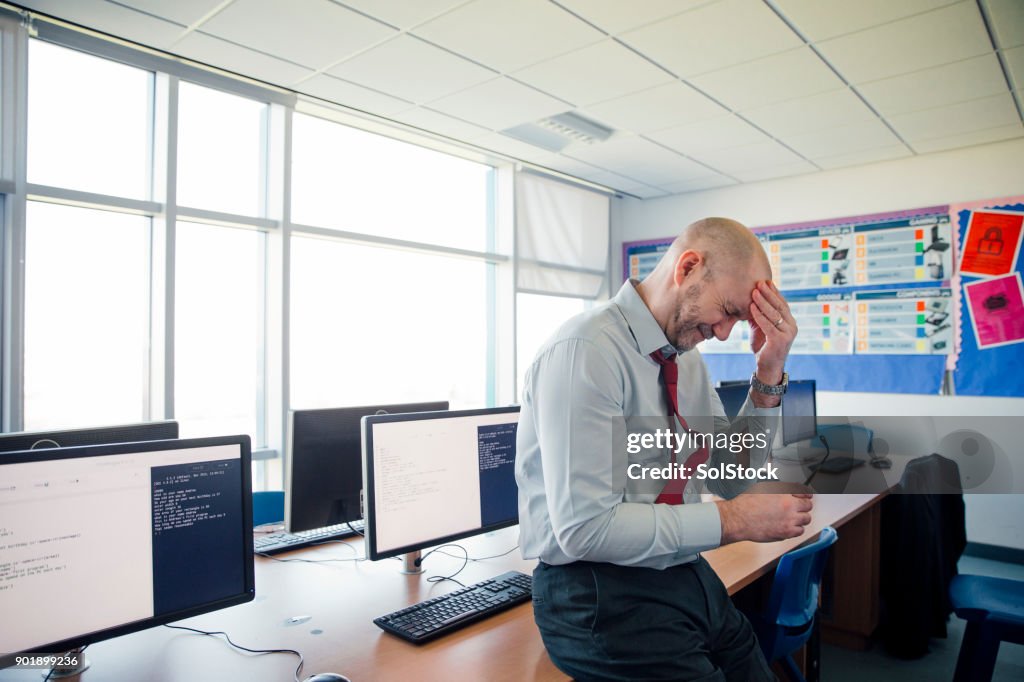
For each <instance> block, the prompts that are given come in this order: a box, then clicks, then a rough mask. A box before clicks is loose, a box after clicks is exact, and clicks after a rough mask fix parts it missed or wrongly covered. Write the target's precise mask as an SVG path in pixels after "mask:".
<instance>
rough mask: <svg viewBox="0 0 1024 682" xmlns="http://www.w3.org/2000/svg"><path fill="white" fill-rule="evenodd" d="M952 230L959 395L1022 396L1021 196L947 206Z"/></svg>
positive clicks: (1023, 221)
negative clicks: (956, 250)
mask: <svg viewBox="0 0 1024 682" xmlns="http://www.w3.org/2000/svg"><path fill="white" fill-rule="evenodd" d="M950 215H951V216H952V218H953V220H954V221H955V226H956V227H957V229H958V237H959V240H960V241H959V243H961V244H963V248H962V249H961V254H960V269H959V277H958V279H959V286H960V288H961V290H962V292H963V295H962V297H961V298H960V306H959V308H958V309H957V312H958V314H959V319H960V328H961V332H960V344H959V349H958V353H957V355H956V356H954V357H951V358H950V367H951V368H952V369H955V371H954V373H953V386H954V388H955V390H956V392H957V394H959V395H987V396H1008V397H1009V396H1016V397H1020V396H1024V287H1022V285H1021V273H1022V269H1024V264H1022V263H1021V258H1020V252H1021V241H1022V237H1024V196H1019V197H1009V198H1006V199H993V200H988V201H977V202H971V203H964V204H953V205H952V206H950Z"/></svg>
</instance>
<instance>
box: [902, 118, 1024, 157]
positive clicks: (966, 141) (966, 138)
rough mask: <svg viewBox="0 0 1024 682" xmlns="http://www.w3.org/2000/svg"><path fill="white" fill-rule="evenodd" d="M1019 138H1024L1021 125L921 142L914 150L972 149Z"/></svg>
mask: <svg viewBox="0 0 1024 682" xmlns="http://www.w3.org/2000/svg"><path fill="white" fill-rule="evenodd" d="M1017 137H1024V126H1022V125H1021V124H1020V123H1014V124H1011V125H1007V126H998V127H995V128H988V129H986V130H976V131H973V132H970V133H963V134H960V135H951V136H949V137H938V138H933V139H930V140H921V141H920V142H915V143H914V148H915V149H916V150H917V151H918V152H921V153H923V154H927V153H930V152H940V151H945V150H946V149H958V148H960V147H972V146H974V145H977V144H988V143H990V142H1000V141H1002V140H1011V139H1014V138H1017Z"/></svg>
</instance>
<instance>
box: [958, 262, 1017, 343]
mask: <svg viewBox="0 0 1024 682" xmlns="http://www.w3.org/2000/svg"><path fill="white" fill-rule="evenodd" d="M964 293H965V294H966V298H967V305H968V306H969V308H970V311H971V322H972V324H973V325H974V338H975V339H977V341H978V348H993V347H995V346H1005V345H1007V344H1011V343H1020V342H1021V341H1024V288H1022V286H1021V279H1020V273H1019V272H1015V273H1014V274H1012V275H1005V276H1003V277H993V278H992V279H983V280H979V281H977V282H970V283H968V284H964Z"/></svg>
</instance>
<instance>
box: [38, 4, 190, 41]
mask: <svg viewBox="0 0 1024 682" xmlns="http://www.w3.org/2000/svg"><path fill="white" fill-rule="evenodd" d="M19 4H21V5H24V6H25V7H27V8H28V9H34V10H38V11H39V12H43V13H44V14H49V15H52V16H55V17H59V18H60V19H65V20H67V21H71V22H74V23H76V24H81V25H82V26H86V27H88V28H91V29H94V30H97V31H102V32H103V33H109V34H111V35H115V36H118V37H121V38H125V39H127V40H132V41H135V42H137V43H139V44H141V45H148V46H150V47H157V48H161V49H164V48H167V47H170V46H171V44H172V43H174V41H175V40H177V39H178V38H179V37H180V36H181V34H182V32H183V31H184V26H180V25H178V24H174V23H171V22H169V21H164V20H162V19H157V18H156V17H152V16H150V15H148V14H144V13H142V12H138V11H136V10H133V9H129V8H127V7H122V6H121V5H117V4H114V3H112V2H104V1H103V0H76V1H75V2H67V0H25V1H24V2H20V3H19Z"/></svg>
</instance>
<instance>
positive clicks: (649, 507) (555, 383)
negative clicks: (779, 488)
mask: <svg viewBox="0 0 1024 682" xmlns="http://www.w3.org/2000/svg"><path fill="white" fill-rule="evenodd" d="M666 346H667V347H668V348H669V349H672V348H673V347H672V346H671V344H670V343H669V341H668V339H667V338H666V337H665V333H664V331H662V329H661V327H660V326H659V325H658V323H657V321H656V320H655V319H654V316H653V315H652V314H651V312H650V310H648V308H647V306H646V304H645V303H644V302H643V299H641V298H640V295H639V294H638V293H637V292H636V290H635V289H634V286H633V283H631V282H626V283H625V284H624V285H623V286H622V289H620V290H619V292H618V294H616V296H615V297H614V298H613V299H612V300H611V301H609V302H608V303H607V304H604V305H602V306H600V307H597V308H595V309H593V310H590V311H588V312H585V313H583V314H581V315H578V316H576V317H574V318H572V319H570V320H569V321H568V322H566V323H565V324H563V325H562V327H561V328H560V329H559V330H558V331H557V332H556V333H555V335H554V336H552V337H551V338H550V339H549V340H548V341H547V342H546V343H545V344H544V346H543V347H542V348H541V349H540V351H539V352H538V353H537V357H536V358H535V359H534V361H533V364H531V365H530V367H529V368H528V370H527V371H526V376H525V382H524V386H523V396H522V409H521V412H520V417H519V428H518V436H517V443H516V447H517V454H516V482H517V483H518V486H519V523H520V544H521V547H522V553H523V556H524V557H525V558H528V559H533V558H539V559H540V560H541V561H543V562H545V563H548V564H567V563H570V562H573V561H599V562H607V563H613V564H620V565H624V566H645V567H651V568H658V569H662V568H666V567H668V566H673V565H676V564H681V563H686V562H689V561H693V560H694V559H695V558H696V555H697V552H700V551H703V550H707V549H711V548H713V547H717V546H718V545H719V544H720V543H721V534H722V525H721V519H720V517H719V513H718V506H717V505H715V504H714V503H710V502H709V503H701V501H700V499H701V498H700V494H701V492H702V485H701V482H699V481H697V480H695V479H691V480H690V481H689V482H688V484H687V486H686V490H685V492H684V500H685V501H686V504H682V505H674V506H673V505H666V504H654V500H655V499H656V497H657V490H653V489H652V488H651V485H652V484H651V483H650V482H649V481H648V482H639V483H638V482H636V481H634V480H631V479H629V478H628V477H627V476H626V475H625V474H626V470H627V467H628V466H629V464H631V463H634V462H638V463H641V464H644V465H651V464H662V465H663V464H666V463H667V462H668V461H669V458H670V456H671V453H670V452H668V451H667V450H665V451H659V452H657V453H656V457H657V459H658V460H659V461H653V460H652V458H651V457H652V455H651V453H650V452H647V451H645V452H643V453H640V454H637V455H631V454H628V453H627V451H626V447H625V445H626V442H625V428H623V423H624V421H626V420H629V419H630V418H634V417H653V418H658V419H664V424H663V427H664V428H674V429H675V430H676V431H677V432H681V429H680V428H678V424H677V423H676V420H674V419H672V420H670V419H669V417H668V416H667V415H668V409H669V408H668V400H667V398H666V396H665V394H664V390H665V389H664V387H663V385H662V384H661V383H660V381H659V367H658V365H657V364H656V363H655V362H654V361H653V360H652V359H651V358H650V357H649V355H650V354H651V353H652V352H653V351H655V350H658V349H663V348H665V347H666ZM676 362H677V364H678V365H679V384H678V398H679V412H680V414H681V415H683V416H684V417H685V418H686V419H687V422H688V424H689V426H690V428H691V429H692V430H694V431H700V432H705V433H710V432H715V433H718V432H722V431H728V430H730V429H737V430H738V429H739V428H740V426H739V423H740V418H744V417H745V418H746V419H745V420H744V421H743V422H742V423H743V424H744V426H743V428H745V429H746V430H748V431H749V432H750V433H756V432H757V430H763V431H765V432H770V433H771V434H774V433H775V428H776V424H777V422H778V415H779V412H780V410H779V408H777V407H776V408H770V409H762V408H757V407H755V406H754V405H753V403H752V402H751V401H750V398H749V396H748V398H747V401H746V402H745V403H744V405H743V407H742V408H741V410H740V412H739V414H738V416H737V419H736V420H735V421H734V422H733V424H734V425H730V422H729V420H728V418H727V417H726V416H725V410H724V408H723V407H722V403H721V401H720V400H719V399H718V394H717V393H716V392H715V390H714V387H713V386H712V385H711V380H710V378H709V376H708V371H707V367H706V366H705V364H704V361H703V360H702V359H701V356H700V353H699V352H698V351H697V350H691V351H688V352H685V353H682V354H680V355H678V356H677V359H676ZM691 415H692V416H691ZM645 421H647V422H648V423H649V420H645ZM769 442H770V439H769ZM689 452H690V451H685V450H684V451H683V452H681V453H680V455H679V460H678V461H679V462H680V463H682V462H684V461H685V460H686V458H687V457H688V456H689ZM769 452H770V448H753V449H751V452H750V465H751V466H752V467H754V468H760V467H762V466H763V465H764V463H765V460H766V459H767V456H768V454H769ZM734 461H735V457H734V456H733V455H731V454H730V453H729V452H728V451H720V450H714V451H712V453H711V459H710V460H709V462H708V464H709V465H712V466H715V465H717V464H719V463H729V462H734ZM660 483H661V482H659V483H658V490H660ZM704 483H706V484H707V487H708V489H709V490H710V491H711V492H714V493H716V494H718V495H721V496H723V497H731V496H733V495H735V494H737V493H738V492H740V490H741V489H742V487H744V485H745V483H743V482H739V481H735V482H730V481H726V482H722V481H718V482H714V481H711V480H708V481H705V482H704Z"/></svg>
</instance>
